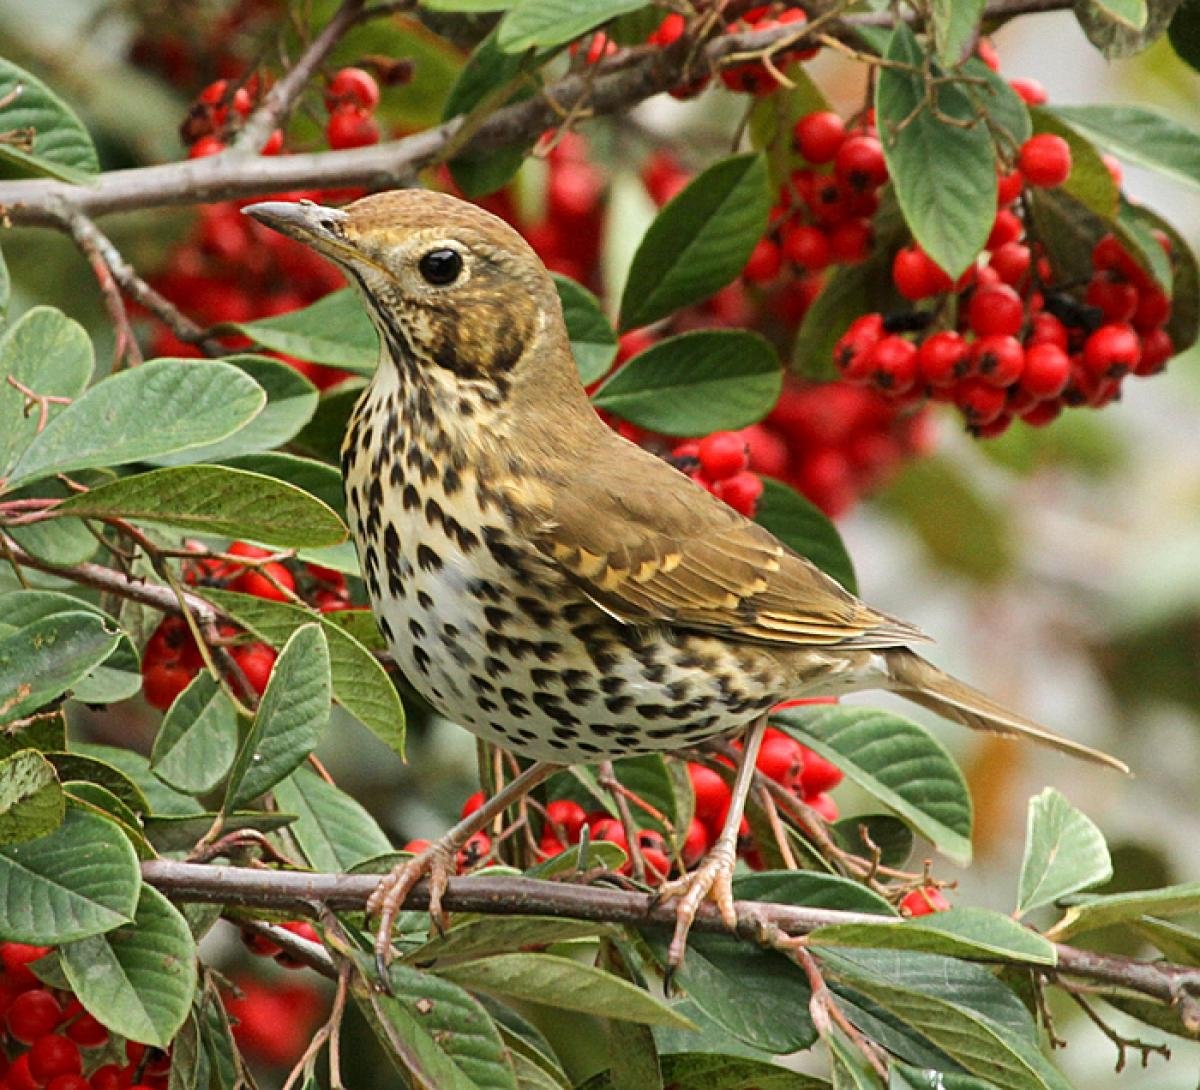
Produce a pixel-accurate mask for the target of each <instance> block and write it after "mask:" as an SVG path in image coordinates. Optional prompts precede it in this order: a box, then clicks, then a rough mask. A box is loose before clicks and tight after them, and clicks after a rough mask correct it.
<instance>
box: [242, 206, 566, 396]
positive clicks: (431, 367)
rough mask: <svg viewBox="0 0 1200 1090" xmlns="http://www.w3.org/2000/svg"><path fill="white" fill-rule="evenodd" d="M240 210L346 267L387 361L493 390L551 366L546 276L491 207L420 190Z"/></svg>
mask: <svg viewBox="0 0 1200 1090" xmlns="http://www.w3.org/2000/svg"><path fill="white" fill-rule="evenodd" d="M244 211H245V212H246V213H247V214H248V215H250V216H252V217H253V218H254V219H256V220H258V221H259V222H260V223H263V224H265V225H266V226H268V227H272V228H274V229H275V230H276V231H279V232H281V233H282V234H284V235H287V236H289V237H291V238H294V239H296V240H297V241H299V242H303V243H305V244H306V245H308V246H310V247H312V249H314V250H316V251H317V252H318V253H320V254H322V255H324V256H325V257H327V258H329V259H330V260H331V261H333V262H335V263H336V264H337V265H339V266H340V267H341V268H342V269H343V270H344V271H345V272H346V274H347V276H348V277H349V278H350V280H351V281H352V282H353V283H354V284H355V285H356V286H357V287H358V289H359V291H360V293H361V295H362V297H363V300H364V302H365V303H366V306H367V309H368V311H369V313H370V315H371V318H372V320H373V321H374V323H375V325H376V327H377V328H378V330H379V333H380V336H381V337H382V338H383V343H384V347H385V355H387V356H390V357H391V359H392V362H394V364H395V365H396V366H398V367H400V368H402V369H403V368H418V369H422V368H424V369H428V371H429V373H430V374H431V375H436V376H437V378H438V379H439V384H441V385H446V384H449V385H451V386H453V385H454V384H455V383H469V384H471V385H473V386H475V387H476V388H478V387H480V386H484V387H489V388H492V389H494V390H496V391H498V392H499V393H500V394H503V395H505V396H507V394H508V392H509V391H510V390H511V388H512V387H513V386H514V384H516V385H522V384H525V383H527V382H531V381H534V380H537V379H539V378H540V379H541V380H543V381H544V380H545V379H547V378H549V377H550V376H549V375H547V374H546V373H545V372H546V371H547V369H549V370H551V371H553V370H554V369H555V365H556V360H555V357H557V356H559V355H560V354H561V353H560V351H558V349H559V348H561V346H563V345H565V343H566V342H565V333H564V332H563V327H562V317H561V310H560V307H559V302H558V295H557V292H556V291H555V288H554V282H553V281H552V280H551V278H550V276H549V274H548V273H547V272H546V269H545V267H544V266H543V265H542V263H541V261H540V260H539V259H538V257H537V255H536V254H535V253H534V252H533V250H532V249H531V248H530V246H529V244H528V243H527V242H526V241H525V240H524V239H523V238H522V237H521V236H520V235H519V234H517V232H516V231H514V230H513V229H512V228H511V227H510V226H509V225H508V224H506V223H505V222H504V221H503V220H501V219H500V218H498V217H497V216H493V215H492V214H491V213H489V212H485V211H483V210H482V209H480V208H477V207H475V206H474V205H470V204H467V203H466V202H465V201H460V200H457V199H456V198H454V197H451V196H448V195H446V194H444V193H434V192H430V191H428V190H420V189H399V190H393V191H391V192H387V193H380V194H377V195H375V196H370V197H364V198H362V199H361V200H358V201H355V202H354V203H353V204H350V205H347V206H346V207H345V208H340V209H339V208H326V207H324V206H322V205H319V204H314V203H313V202H312V201H295V202H293V201H264V202H262V203H259V204H252V205H249V206H248V207H247V208H245V209H244ZM547 349H549V351H547ZM568 359H569V356H568ZM535 372H542V374H540V375H538V374H535Z"/></svg>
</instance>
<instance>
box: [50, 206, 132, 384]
mask: <svg viewBox="0 0 1200 1090" xmlns="http://www.w3.org/2000/svg"><path fill="white" fill-rule="evenodd" d="M66 221H67V227H68V229H69V230H70V232H71V237H72V238H73V239H74V240H75V245H76V246H78V247H79V249H80V252H81V253H82V254H83V256H84V257H85V258H87V263H88V264H89V265H90V266H91V267H92V274H93V275H94V276H95V277H96V283H97V284H98V285H99V286H100V296H101V298H102V299H103V300H104V309H105V310H107V311H108V316H109V318H110V319H111V320H112V324H113V327H114V328H115V329H116V338H115V340H116V343H115V345H114V346H113V370H114V371H118V370H120V368H121V361H122V360H126V361H127V362H128V363H129V366H130V367H136V366H137V365H138V364H140V363H141V362H142V358H143V357H142V350H141V348H139V347H138V341H137V334H135V333H134V331H133V326H132V324H131V323H130V321H129V311H127V310H126V309H125V300H124V299H123V298H122V297H121V289H120V287H119V286H118V284H117V280H116V277H115V275H114V274H113V271H112V268H111V266H110V265H109V263H108V261H107V260H106V258H105V255H104V253H103V252H102V250H101V249H100V247H99V246H98V245H97V244H96V239H95V234H96V233H98V232H96V231H95V229H94V226H93V225H92V222H91V220H89V219H88V218H87V216H85V215H83V213H82V212H75V211H72V212H68V213H67V214H66ZM89 227H92V230H89V229H88V228H89Z"/></svg>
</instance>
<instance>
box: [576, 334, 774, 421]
mask: <svg viewBox="0 0 1200 1090" xmlns="http://www.w3.org/2000/svg"><path fill="white" fill-rule="evenodd" d="M782 384H783V374H782V372H781V371H780V368H779V359H778V358H777V357H776V355H775V350H774V348H772V347H771V345H770V343H769V342H768V341H767V340H766V339H765V338H763V337H762V336H760V335H759V334H757V333H751V332H749V331H748V330H744V329H699V330H694V331H693V332H691V333H681V334H679V336H677V337H668V338H667V339H666V340H663V341H659V342H658V343H657V344H654V345H652V346H651V347H650V348H648V349H646V351H645V352H639V353H638V354H637V355H636V356H634V357H633V359H631V360H630V361H629V362H628V363H627V364H625V366H624V367H622V368H620V370H618V371H616V372H615V373H614V374H613V375H612V376H611V377H610V378H608V379H607V381H605V383H604V385H602V386H601V387H600V388H599V389H598V390H597V391H596V392H595V394H594V395H593V396H592V401H593V403H594V404H595V405H596V407H597V408H601V409H606V410H607V411H609V412H612V413H615V414H616V415H617V416H620V417H621V418H623V419H625V420H628V421H630V422H631V423H633V424H637V425H638V426H639V427H642V428H649V429H650V430H652V431H661V432H665V433H666V434H667V435H707V434H708V433H709V432H712V431H722V430H726V429H733V428H741V427H745V426H746V425H747V424H753V423H755V422H757V421H759V420H761V419H762V418H763V417H764V416H765V415H766V414H767V413H768V412H769V411H770V409H771V406H772V405H774V404H775V402H776V401H777V400H778V399H779V391H780V389H781V387H782Z"/></svg>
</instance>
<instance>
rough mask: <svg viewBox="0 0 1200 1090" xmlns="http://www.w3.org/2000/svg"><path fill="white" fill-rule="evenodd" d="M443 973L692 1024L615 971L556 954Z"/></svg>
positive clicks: (527, 996)
mask: <svg viewBox="0 0 1200 1090" xmlns="http://www.w3.org/2000/svg"><path fill="white" fill-rule="evenodd" d="M437 972H438V975H439V976H441V977H443V978H445V979H447V980H452V981H454V982H455V983H457V984H460V985H462V986H463V987H465V988H470V989H472V990H478V991H483V992H490V993H491V994H493V995H503V996H509V997H510V998H513V999H523V1000H527V1001H530V1002H534V1003H542V1004H545V1005H547V1006H550V1007H554V1008H557V1009H558V1010H569V1011H578V1012H579V1013H581V1014H593V1015H596V1016H598V1017H600V1018H625V1019H628V1020H629V1021H631V1022H642V1023H644V1024H646V1025H651V1026H654V1025H663V1026H671V1025H673V1026H683V1027H685V1028H686V1027H688V1026H690V1025H691V1023H690V1022H689V1021H688V1020H687V1019H686V1018H684V1017H682V1016H681V1015H678V1014H676V1013H675V1012H674V1011H673V1010H672V1009H671V1008H670V1007H669V1006H668V1005H667V1004H666V1003H664V1002H663V1001H662V1000H660V999H656V998H655V997H654V996H652V995H651V994H650V993H649V992H646V991H643V990H642V989H641V988H637V987H635V986H634V985H632V984H630V983H628V982H627V981H624V980H621V979H620V978H619V977H615V976H613V975H612V974H611V973H606V972H603V971H602V970H600V969H596V968H594V967H592V966H590V965H582V964H580V963H579V962H575V961H571V960H569V959H568V958H559V957H554V956H553V955H551V954H524V953H517V954H497V955H496V956H494V957H486V958H480V959H479V960H477V961H467V962H462V963H459V964H456V965H452V966H447V967H445V968H441V969H438V970H437Z"/></svg>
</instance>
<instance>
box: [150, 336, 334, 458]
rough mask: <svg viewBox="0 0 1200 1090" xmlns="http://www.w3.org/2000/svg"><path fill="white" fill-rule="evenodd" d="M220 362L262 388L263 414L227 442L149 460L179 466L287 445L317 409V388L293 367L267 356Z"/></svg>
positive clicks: (223, 440)
mask: <svg viewBox="0 0 1200 1090" xmlns="http://www.w3.org/2000/svg"><path fill="white" fill-rule="evenodd" d="M221 362H222V363H226V364H229V365H230V366H231V367H236V368H237V369H238V370H239V371H241V372H242V373H243V374H245V375H248V376H249V377H250V378H252V379H253V380H254V381H255V382H256V383H257V384H258V385H259V386H261V387H262V389H263V390H264V392H265V393H266V395H267V403H266V405H265V407H264V408H263V410H262V412H260V413H259V414H258V415H257V416H256V417H255V418H254V419H253V420H251V421H250V423H249V424H247V425H246V426H245V427H244V428H242V429H240V430H239V431H236V432H234V433H233V434H232V435H231V436H229V437H228V438H227V439H222V440H221V441H220V442H217V443H212V444H210V445H209V446H204V447H199V448H196V449H192V450H188V451H182V452H178V453H176V454H167V455H164V456H163V457H160V458H152V459H149V460H150V461H153V462H155V463H157V464H158V465H166V466H176V465H185V464H188V463H191V462H219V461H226V460H227V459H229V458H236V457H237V456H238V455H241V454H253V453H256V452H257V451H261V450H271V449H272V448H274V447H278V446H282V445H283V444H284V443H286V442H287V441H288V440H289V439H291V438H292V437H293V436H294V435H295V434H296V433H297V432H298V431H299V430H300V429H301V428H302V427H304V425H305V424H307V423H308V421H309V420H310V419H311V417H312V414H313V412H314V411H315V410H316V408H317V397H318V395H317V388H316V387H315V386H314V385H313V384H312V383H311V382H309V381H308V379H307V378H305V377H304V376H303V375H302V374H300V372H299V371H297V370H296V369H295V368H294V367H289V366H288V365H287V364H286V363H283V362H282V361H280V360H273V359H271V358H269V357H268V356H251V355H246V356H224V357H222V360H221Z"/></svg>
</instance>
